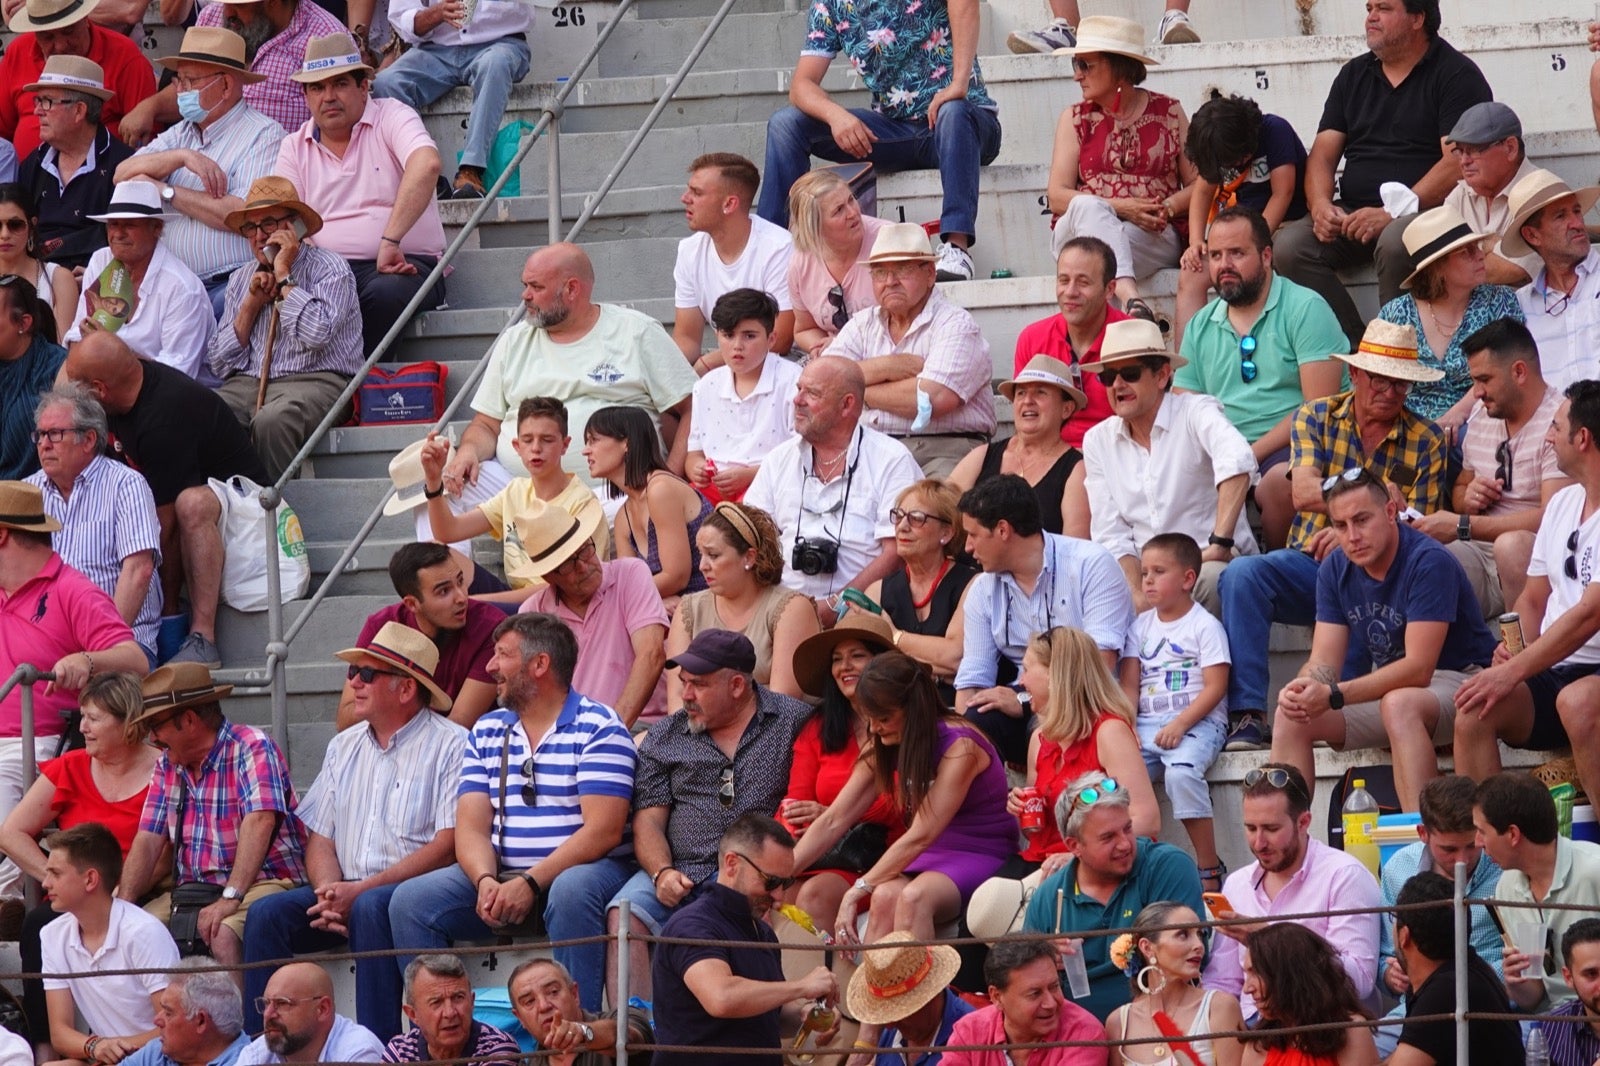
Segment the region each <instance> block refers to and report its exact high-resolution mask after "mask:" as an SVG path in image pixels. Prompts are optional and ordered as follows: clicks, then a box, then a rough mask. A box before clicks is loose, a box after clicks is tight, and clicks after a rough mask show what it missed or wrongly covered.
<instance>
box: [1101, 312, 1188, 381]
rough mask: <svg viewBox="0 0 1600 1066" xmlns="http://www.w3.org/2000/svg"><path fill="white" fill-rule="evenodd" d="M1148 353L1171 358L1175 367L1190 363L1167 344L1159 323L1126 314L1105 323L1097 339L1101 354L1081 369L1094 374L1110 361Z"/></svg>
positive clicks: (1124, 361)
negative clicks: (1102, 333) (1128, 316)
mask: <svg viewBox="0 0 1600 1066" xmlns="http://www.w3.org/2000/svg"><path fill="white" fill-rule="evenodd" d="M1147 355H1159V356H1160V357H1161V358H1163V359H1167V360H1170V361H1171V363H1172V369H1174V370H1176V369H1178V368H1179V367H1180V366H1188V365H1189V360H1187V359H1185V358H1184V357H1183V356H1181V355H1178V354H1176V353H1174V352H1172V351H1170V350H1169V349H1168V348H1167V339H1166V338H1165V337H1163V336H1162V335H1161V327H1160V326H1158V325H1156V324H1155V323H1154V322H1151V321H1149V320H1148V319H1143V318H1125V319H1123V320H1122V321H1120V322H1108V323H1106V332H1105V336H1104V337H1103V338H1102V339H1101V341H1100V358H1098V359H1096V360H1094V361H1093V362H1090V363H1084V364H1083V372H1084V373H1085V374H1094V373H1097V372H1098V371H1100V370H1101V369H1103V368H1104V367H1106V366H1109V365H1110V364H1112V363H1126V362H1127V361H1128V360H1130V359H1140V358H1143V357H1144V356H1147Z"/></svg>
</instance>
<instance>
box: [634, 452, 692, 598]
mask: <svg viewBox="0 0 1600 1066" xmlns="http://www.w3.org/2000/svg"><path fill="white" fill-rule="evenodd" d="M650 476H651V477H654V476H655V474H652V475H650ZM667 476H668V477H673V476H674V475H672V474H668V475H667ZM684 484H686V485H687V484H688V482H687V481H686V482H684ZM690 487H691V488H693V486H690ZM695 495H696V496H700V492H699V490H698V489H696V490H695ZM649 513H650V508H649V506H648V505H646V507H645V520H644V540H645V543H644V547H642V548H641V547H640V546H639V538H638V537H637V536H636V535H635V534H634V532H633V522H632V521H631V520H630V519H629V518H628V512H627V508H626V506H624V507H623V510H622V521H623V524H624V525H626V526H627V527H628V543H629V544H631V545H632V546H633V554H635V555H637V556H638V557H639V558H641V559H643V560H644V561H645V562H646V563H647V564H649V566H650V573H651V574H652V575H654V574H659V573H661V549H660V547H659V546H658V545H657V544H656V524H655V523H654V522H652V521H651V520H650V518H649ZM710 513H711V501H710V500H708V499H706V498H705V497H704V496H700V513H699V514H697V515H695V516H694V517H693V518H692V519H690V520H689V581H688V583H687V584H685V585H684V586H683V588H681V589H679V590H678V591H679V592H703V591H704V590H705V587H706V576H705V575H704V574H702V573H701V572H700V548H699V546H698V545H696V544H695V542H694V535H695V534H696V533H698V532H699V531H700V526H701V524H702V523H704V522H705V520H706V516H707V515H709V514H710Z"/></svg>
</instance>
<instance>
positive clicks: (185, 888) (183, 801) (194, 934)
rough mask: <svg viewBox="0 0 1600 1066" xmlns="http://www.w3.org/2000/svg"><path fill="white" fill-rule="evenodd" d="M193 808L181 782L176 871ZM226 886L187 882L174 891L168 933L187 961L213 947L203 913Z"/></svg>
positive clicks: (175, 836) (174, 839) (175, 834)
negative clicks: (203, 932)
mask: <svg viewBox="0 0 1600 1066" xmlns="http://www.w3.org/2000/svg"><path fill="white" fill-rule="evenodd" d="M188 809H189V788H188V786H187V785H185V784H184V783H183V779H182V778H179V779H178V826H177V829H176V830H174V831H173V834H172V865H173V868H174V869H176V868H177V865H178V862H179V860H180V858H181V857H182V855H183V819H184V815H185V814H186V813H187V811H188ZM222 888H223V886H222V885H214V884H211V883H210V882H209V881H185V882H183V883H182V884H179V885H177V886H175V887H174V888H173V889H172V911H171V913H170V914H169V915H168V916H167V931H168V932H170V933H171V934H172V939H173V940H174V941H176V942H177V945H178V954H179V956H181V957H183V958H192V957H195V956H200V957H205V956H209V955H210V954H211V945H210V944H207V943H206V941H205V938H204V937H202V936H201V935H200V912H201V911H202V910H204V909H205V908H207V907H209V906H211V904H213V903H215V902H216V901H217V900H219V899H221V898H222Z"/></svg>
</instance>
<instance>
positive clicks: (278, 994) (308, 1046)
mask: <svg viewBox="0 0 1600 1066" xmlns="http://www.w3.org/2000/svg"><path fill="white" fill-rule="evenodd" d="M261 1003H262V1008H261V1019H262V1020H261V1035H260V1036H258V1037H256V1038H255V1039H254V1040H252V1041H251V1042H250V1046H249V1047H247V1048H245V1049H244V1050H243V1051H241V1052H239V1058H238V1059H237V1060H235V1066H264V1064H266V1063H278V1062H296V1063H313V1062H382V1061H383V1044H382V1043H380V1042H379V1041H378V1038H377V1037H375V1036H373V1035H372V1033H371V1032H370V1031H369V1030H367V1029H364V1028H362V1027H361V1026H359V1025H357V1024H356V1023H355V1022H353V1021H351V1020H350V1019H349V1018H346V1017H345V1016H344V1015H342V1014H338V1013H335V1011H334V1009H333V981H332V980H331V979H330V978H329V977H328V975H327V973H325V972H324V971H323V969H322V967H320V966H318V965H317V964H316V963H314V962H291V963H290V964H289V965H287V966H283V967H280V968H279V969H278V970H277V972H275V973H274V974H273V975H272V979H271V980H269V981H268V982H267V994H266V995H264V996H262V997H261Z"/></svg>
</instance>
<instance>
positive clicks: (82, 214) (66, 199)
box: [17, 126, 133, 267]
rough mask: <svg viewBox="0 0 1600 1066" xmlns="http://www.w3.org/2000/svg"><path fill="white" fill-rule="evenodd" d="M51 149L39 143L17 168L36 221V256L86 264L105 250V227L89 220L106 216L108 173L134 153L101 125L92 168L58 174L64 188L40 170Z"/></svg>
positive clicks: (108, 201) (109, 197) (67, 263)
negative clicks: (73, 173) (65, 181)
mask: <svg viewBox="0 0 1600 1066" xmlns="http://www.w3.org/2000/svg"><path fill="white" fill-rule="evenodd" d="M51 151H54V149H53V148H51V147H50V146H49V145H48V144H41V145H40V146H39V147H37V148H35V149H34V150H33V151H32V152H31V153H29V155H28V158H27V159H24V160H23V161H22V165H21V166H20V167H19V168H18V169H17V184H19V185H21V186H22V187H23V188H24V189H26V190H27V193H28V197H29V199H30V201H31V202H32V203H33V215H34V217H35V218H37V219H38V220H39V221H38V227H37V229H38V234H39V258H40V259H48V260H49V261H50V262H52V263H60V264H61V265H62V266H67V267H80V266H88V265H89V256H90V255H91V254H93V253H94V251H95V250H96V249H99V248H104V247H105V246H106V226H105V223H104V222H96V221H95V220H94V219H92V218H90V217H89V216H90V215H103V214H105V212H106V207H107V206H108V205H109V204H110V203H111V190H112V187H113V186H114V185H115V184H116V183H115V182H114V181H112V180H111V175H113V174H115V173H116V171H117V167H118V165H119V164H121V162H122V161H123V160H124V159H127V158H128V157H129V156H131V155H132V154H133V149H132V148H129V147H128V146H127V145H125V144H123V143H122V142H121V141H119V140H117V139H116V138H115V137H113V136H111V131H110V130H108V129H106V128H105V127H104V126H101V127H100V129H99V130H98V131H97V132H96V133H95V136H94V166H93V167H91V168H90V169H89V171H88V172H87V173H81V174H78V175H77V176H76V177H73V176H71V175H66V174H63V175H62V177H64V178H68V179H69V181H68V184H67V187H66V188H65V189H62V188H61V183H60V182H58V181H57V180H56V178H55V175H53V174H51V173H50V172H49V171H48V170H45V169H44V165H43V164H44V156H45V153H46V152H51Z"/></svg>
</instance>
